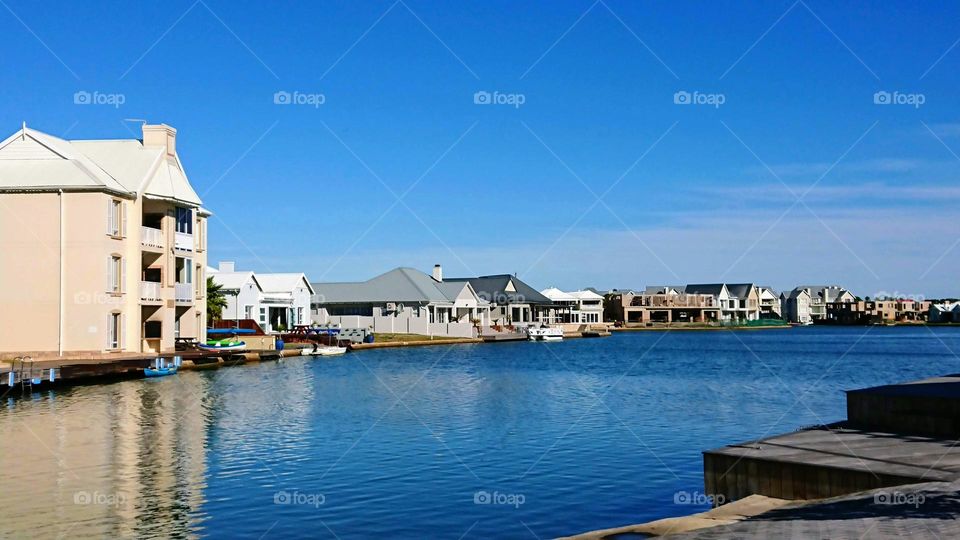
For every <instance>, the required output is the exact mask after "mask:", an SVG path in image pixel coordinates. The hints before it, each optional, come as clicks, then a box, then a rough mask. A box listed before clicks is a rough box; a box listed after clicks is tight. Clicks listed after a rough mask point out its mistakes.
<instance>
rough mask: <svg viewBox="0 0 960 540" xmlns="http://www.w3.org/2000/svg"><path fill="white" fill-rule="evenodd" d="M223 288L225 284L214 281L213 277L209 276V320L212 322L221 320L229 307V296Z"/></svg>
mask: <svg viewBox="0 0 960 540" xmlns="http://www.w3.org/2000/svg"><path fill="white" fill-rule="evenodd" d="M222 289H223V285H217V284H216V283H214V281H213V278H212V277H208V278H207V320H208V321H210V322H213V321H219V320H220V319H221V318H222V317H223V309H224V308H225V307H227V297H226V296H225V295H224V294H223V290H222Z"/></svg>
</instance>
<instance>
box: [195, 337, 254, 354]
mask: <svg viewBox="0 0 960 540" xmlns="http://www.w3.org/2000/svg"><path fill="white" fill-rule="evenodd" d="M197 348H198V349H200V350H203V351H242V350H244V349H246V348H247V344H246V342H244V341H240V340H239V339H237V337H236V336H232V337H228V338H223V339H208V340H207V342H206V343H198V344H197Z"/></svg>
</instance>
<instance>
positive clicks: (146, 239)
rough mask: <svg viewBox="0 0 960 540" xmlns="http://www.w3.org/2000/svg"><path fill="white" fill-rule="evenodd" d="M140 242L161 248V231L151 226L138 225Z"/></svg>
mask: <svg viewBox="0 0 960 540" xmlns="http://www.w3.org/2000/svg"><path fill="white" fill-rule="evenodd" d="M140 244H142V245H144V246H148V247H155V248H160V249H163V231H161V230H160V229H154V228H153V227H146V226H141V227H140Z"/></svg>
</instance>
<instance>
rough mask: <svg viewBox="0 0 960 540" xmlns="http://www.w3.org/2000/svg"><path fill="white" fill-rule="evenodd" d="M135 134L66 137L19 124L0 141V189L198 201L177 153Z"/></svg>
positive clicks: (196, 204)
mask: <svg viewBox="0 0 960 540" xmlns="http://www.w3.org/2000/svg"><path fill="white" fill-rule="evenodd" d="M165 156H166V150H165V149H164V148H161V147H152V146H151V147H146V146H144V145H143V142H142V141H140V140H138V139H106V140H74V141H67V140H64V139H61V138H59V137H54V136H53V135H50V134H47V133H43V132H41V131H37V130H35V129H31V128H28V127H26V125H24V126H23V127H22V128H21V129H20V130H19V131H17V132H16V133H14V134H13V135H11V136H10V137H8V138H7V139H6V140H4V141H3V142H0V191H3V190H6V191H49V190H57V189H63V190H68V191H69V190H73V191H79V190H89V191H106V192H110V193H115V194H121V195H126V196H136V195H138V194H142V195H144V196H146V197H153V198H157V199H164V200H170V201H174V202H180V203H185V204H187V205H189V206H200V204H201V201H200V197H199V196H197V193H196V192H195V191H194V190H193V187H192V186H191V185H190V181H189V180H188V179H187V176H186V173H185V172H184V171H183V165H182V163H180V158H179V157H176V156H174V157H173V158H171V159H166V158H165Z"/></svg>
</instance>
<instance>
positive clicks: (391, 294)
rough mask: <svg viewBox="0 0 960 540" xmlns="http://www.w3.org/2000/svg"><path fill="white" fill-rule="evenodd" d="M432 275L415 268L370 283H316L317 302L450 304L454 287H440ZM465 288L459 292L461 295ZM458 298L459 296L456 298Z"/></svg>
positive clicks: (372, 279)
mask: <svg viewBox="0 0 960 540" xmlns="http://www.w3.org/2000/svg"><path fill="white" fill-rule="evenodd" d="M438 285H439V283H438V282H437V281H436V280H435V279H433V278H432V277H431V276H428V275H427V274H424V273H423V272H421V271H419V270H416V269H414V268H394V269H393V270H390V271H389V272H386V273H383V274H380V275H379V276H376V277H374V278H371V279H369V280H367V281H361V282H347V283H314V284H313V289H314V291H315V293H314V302H316V303H319V304H364V303H385V302H422V303H431V302H432V303H449V302H452V301H453V300H450V299H449V298H448V294H453V290H454V288H455V286H446V287H444V288H443V289H441V288H440V287H438ZM462 290H463V287H462V286H461V287H459V288H457V290H456V294H457V295H458V294H459V293H460V291H462ZM454 298H456V295H455V296H454Z"/></svg>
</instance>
